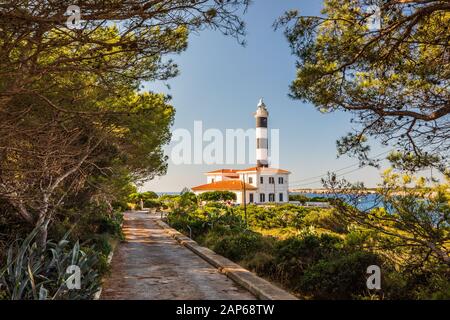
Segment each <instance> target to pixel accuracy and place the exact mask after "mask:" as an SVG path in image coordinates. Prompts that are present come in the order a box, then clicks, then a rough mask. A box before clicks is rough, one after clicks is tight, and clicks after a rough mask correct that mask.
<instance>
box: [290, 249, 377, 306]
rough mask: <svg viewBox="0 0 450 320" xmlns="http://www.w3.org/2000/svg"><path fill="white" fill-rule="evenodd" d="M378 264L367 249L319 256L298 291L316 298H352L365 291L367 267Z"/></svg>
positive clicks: (373, 255) (304, 276)
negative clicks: (319, 258) (332, 255)
mask: <svg viewBox="0 0 450 320" xmlns="http://www.w3.org/2000/svg"><path fill="white" fill-rule="evenodd" d="M370 265H381V261H380V258H379V257H378V256H377V255H375V254H373V253H369V252H363V251H361V252H353V253H346V254H342V255H336V256H334V257H333V258H332V259H322V260H320V261H318V262H317V263H315V264H314V265H312V266H310V267H309V268H307V269H306V270H305V272H304V274H303V276H302V278H301V280H300V282H299V284H298V290H300V291H301V292H303V293H305V294H310V295H313V296H314V298H316V299H351V298H354V297H355V296H357V295H362V294H364V293H366V292H367V287H366V278H367V274H366V271H367V267H368V266H370Z"/></svg>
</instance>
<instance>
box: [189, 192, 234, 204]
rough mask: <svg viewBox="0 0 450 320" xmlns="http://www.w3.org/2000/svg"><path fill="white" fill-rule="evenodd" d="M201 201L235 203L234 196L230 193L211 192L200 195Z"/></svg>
mask: <svg viewBox="0 0 450 320" xmlns="http://www.w3.org/2000/svg"><path fill="white" fill-rule="evenodd" d="M198 197H199V199H200V200H202V201H216V202H217V201H236V194H235V193H234V192H231V191H213V192H204V193H202V194H200V195H199V196H198Z"/></svg>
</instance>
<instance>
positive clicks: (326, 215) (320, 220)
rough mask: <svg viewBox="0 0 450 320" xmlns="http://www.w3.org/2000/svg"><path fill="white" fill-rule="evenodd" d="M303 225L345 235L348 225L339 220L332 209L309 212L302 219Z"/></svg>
mask: <svg viewBox="0 0 450 320" xmlns="http://www.w3.org/2000/svg"><path fill="white" fill-rule="evenodd" d="M303 223H304V225H306V226H314V227H317V228H323V229H327V230H330V231H333V232H336V233H346V232H347V231H348V223H347V222H345V221H343V220H342V219H339V216H338V215H337V213H336V211H335V210H333V209H322V210H318V211H314V210H313V211H310V212H308V213H307V214H306V215H305V217H304V218H303Z"/></svg>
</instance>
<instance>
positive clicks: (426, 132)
mask: <svg viewBox="0 0 450 320" xmlns="http://www.w3.org/2000/svg"><path fill="white" fill-rule="evenodd" d="M370 5H375V6H378V7H379V9H380V15H379V16H377V14H376V10H374V9H373V8H369V6H370ZM446 5H447V4H446V2H443V1H435V0H432V1H378V0H377V1H368V0H354V1H348V0H324V1H323V10H322V11H321V15H320V16H302V15H301V14H300V13H299V12H298V11H295V10H292V11H289V12H287V13H286V15H285V16H284V17H282V18H281V19H280V20H279V22H278V24H277V26H283V27H286V29H285V34H286V37H287V39H288V41H289V43H290V45H291V48H292V52H293V54H294V55H295V56H296V57H297V58H298V61H297V64H296V66H297V73H296V75H297V76H296V79H295V80H294V81H293V82H292V84H291V87H290V92H291V96H292V97H293V98H295V99H299V100H307V101H310V102H311V103H312V104H314V105H315V106H316V107H317V109H318V110H319V111H321V112H323V113H328V112H335V111H337V110H342V111H348V112H350V113H351V114H352V115H353V119H352V122H356V123H357V126H353V127H354V128H355V130H356V132H352V133H350V134H349V135H347V136H345V137H343V138H342V139H341V140H340V141H338V151H339V153H340V154H344V153H346V154H349V155H354V156H357V157H358V158H359V160H360V161H361V163H365V164H376V161H374V160H375V159H370V158H369V157H368V152H369V151H370V148H369V146H368V144H367V141H368V139H369V137H374V138H376V139H378V140H380V141H381V143H383V144H385V145H388V144H394V145H396V146H397V148H398V152H397V153H401V154H402V155H401V156H400V157H396V160H399V161H396V163H395V164H396V165H400V166H401V168H402V169H413V170H415V171H416V170H418V169H419V168H426V167H429V166H435V167H437V168H438V169H439V170H445V169H446V168H448V155H449V153H448V150H449V146H450V144H449V141H450V140H449V139H448V134H447V130H448V123H447V117H448V114H449V112H450V109H449V108H448V99H449V98H448V97H449V89H448V74H447V70H449V68H450V62H449V61H448V60H445V61H442V59H441V57H442V56H443V55H445V52H446V51H447V50H448V43H443V42H442V41H440V40H438V39H447V38H448V37H449V36H450V31H449V29H448V28H447V26H448V25H449V23H450V17H449V15H448V8H447V7H446ZM369 9H370V10H369ZM417 17H420V19H418V18H417ZM373 19H375V20H378V22H379V24H380V26H378V29H377V28H375V30H373V29H371V27H370V21H371V20H373ZM430 92H432V93H433V94H432V95H430ZM442 101H443V102H444V103H442ZM411 155H413V156H411Z"/></svg>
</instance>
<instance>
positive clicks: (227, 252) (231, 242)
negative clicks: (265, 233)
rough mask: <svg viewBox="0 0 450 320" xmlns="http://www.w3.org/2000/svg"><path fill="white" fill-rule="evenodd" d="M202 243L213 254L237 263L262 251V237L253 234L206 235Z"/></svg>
mask: <svg viewBox="0 0 450 320" xmlns="http://www.w3.org/2000/svg"><path fill="white" fill-rule="evenodd" d="M204 243H205V244H206V245H207V246H208V247H209V248H211V250H213V251H214V252H216V253H218V254H220V255H223V256H225V257H227V258H228V259H230V260H232V261H235V262H238V261H241V260H244V259H245V258H247V259H248V258H249V257H251V256H253V255H254V254H255V253H256V252H258V251H260V250H263V249H264V243H265V242H264V241H263V237H262V236H261V235H260V234H258V233H255V232H252V231H246V232H229V233H217V232H215V231H211V232H209V233H208V235H207V237H206V238H205V240H204Z"/></svg>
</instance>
